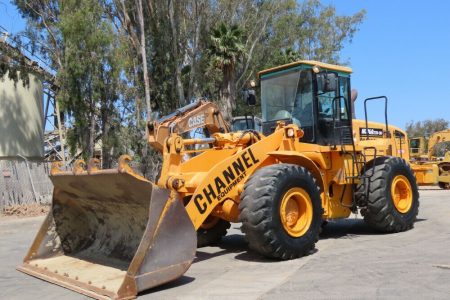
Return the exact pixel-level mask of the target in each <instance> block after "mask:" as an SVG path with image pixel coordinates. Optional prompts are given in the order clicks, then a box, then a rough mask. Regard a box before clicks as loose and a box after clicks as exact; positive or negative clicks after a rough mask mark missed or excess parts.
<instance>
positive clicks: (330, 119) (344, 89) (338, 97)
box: [316, 73, 352, 146]
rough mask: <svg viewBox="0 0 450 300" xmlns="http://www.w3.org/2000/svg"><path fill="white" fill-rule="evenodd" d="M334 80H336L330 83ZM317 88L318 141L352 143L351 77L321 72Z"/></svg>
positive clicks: (323, 142) (318, 76)
mask: <svg viewBox="0 0 450 300" xmlns="http://www.w3.org/2000/svg"><path fill="white" fill-rule="evenodd" d="M330 74H332V75H334V76H330ZM321 76H323V77H322V78H321ZM323 78H325V79H323ZM333 80H334V81H335V82H332V83H330V81H333ZM323 82H326V83H323ZM330 87H332V88H330ZM316 88H317V143H318V144H320V145H333V146H336V145H350V144H352V129H351V124H352V123H351V115H352V114H351V106H350V77H347V76H341V75H337V74H336V73H319V74H318V75H317V84H316Z"/></svg>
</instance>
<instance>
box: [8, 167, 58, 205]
mask: <svg viewBox="0 0 450 300" xmlns="http://www.w3.org/2000/svg"><path fill="white" fill-rule="evenodd" d="M49 173H50V163H48V162H30V161H29V162H25V161H23V160H22V161H19V160H0V211H1V209H2V208H3V207H5V206H10V205H17V204H30V203H42V204H47V203H50V202H51V196H52V192H53V185H52V182H51V181H50V179H49V178H48V174H49Z"/></svg>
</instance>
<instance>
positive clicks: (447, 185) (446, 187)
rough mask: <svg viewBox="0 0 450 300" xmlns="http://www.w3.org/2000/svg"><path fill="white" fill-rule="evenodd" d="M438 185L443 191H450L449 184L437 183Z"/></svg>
mask: <svg viewBox="0 0 450 300" xmlns="http://www.w3.org/2000/svg"><path fill="white" fill-rule="evenodd" d="M438 185H439V187H440V188H441V189H443V190H449V189H450V183H446V182H439V183H438Z"/></svg>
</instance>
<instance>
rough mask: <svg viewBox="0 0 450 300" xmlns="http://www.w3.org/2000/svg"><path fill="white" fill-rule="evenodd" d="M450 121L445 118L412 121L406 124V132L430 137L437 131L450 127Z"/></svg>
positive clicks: (415, 135)
mask: <svg viewBox="0 0 450 300" xmlns="http://www.w3.org/2000/svg"><path fill="white" fill-rule="evenodd" d="M449 124H450V122H449V121H447V120H444V119H435V120H425V121H411V122H409V123H407V124H406V133H407V134H408V136H409V137H410V138H412V137H427V138H428V137H429V136H430V135H431V134H433V133H434V132H437V131H441V130H445V129H447V128H449Z"/></svg>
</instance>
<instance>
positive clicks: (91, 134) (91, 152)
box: [88, 100, 95, 158]
mask: <svg viewBox="0 0 450 300" xmlns="http://www.w3.org/2000/svg"><path fill="white" fill-rule="evenodd" d="M90 106H91V109H90V113H91V117H90V119H91V120H90V124H89V153H88V157H89V158H91V157H94V153H95V107H94V105H93V101H92V100H91V105H90Z"/></svg>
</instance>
